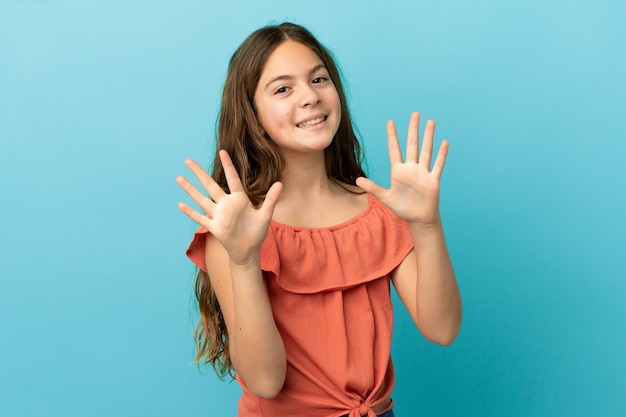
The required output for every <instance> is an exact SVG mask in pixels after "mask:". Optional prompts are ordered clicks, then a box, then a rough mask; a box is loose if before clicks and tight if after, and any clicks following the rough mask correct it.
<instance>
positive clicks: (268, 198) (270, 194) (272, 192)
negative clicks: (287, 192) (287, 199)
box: [260, 182, 283, 217]
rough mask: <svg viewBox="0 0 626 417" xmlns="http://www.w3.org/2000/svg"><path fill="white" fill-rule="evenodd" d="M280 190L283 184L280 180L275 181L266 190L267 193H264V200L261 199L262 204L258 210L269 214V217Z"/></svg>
mask: <svg viewBox="0 0 626 417" xmlns="http://www.w3.org/2000/svg"><path fill="white" fill-rule="evenodd" d="M282 190H283V184H282V183H280V182H275V183H274V184H272V186H271V187H270V189H269V190H268V191H267V194H265V200H263V204H262V205H261V208H260V210H262V211H263V212H264V213H265V214H267V215H269V217H271V216H272V213H273V212H274V207H275V206H276V203H277V202H278V199H279V197H280V193H281V192H282Z"/></svg>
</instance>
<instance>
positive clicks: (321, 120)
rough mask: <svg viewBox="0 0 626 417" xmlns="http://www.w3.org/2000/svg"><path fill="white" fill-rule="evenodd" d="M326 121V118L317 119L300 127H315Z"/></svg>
mask: <svg viewBox="0 0 626 417" xmlns="http://www.w3.org/2000/svg"><path fill="white" fill-rule="evenodd" d="M324 120H326V117H318V118H317V119H311V120H309V121H308V122H304V123H300V124H299V125H298V127H309V126H313V125H316V124H318V123H322V122H323V121H324Z"/></svg>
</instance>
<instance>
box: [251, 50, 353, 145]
mask: <svg viewBox="0 0 626 417" xmlns="http://www.w3.org/2000/svg"><path fill="white" fill-rule="evenodd" d="M254 107H255V110H256V114H257V118H258V120H259V123H260V124H261V126H262V128H263V129H264V130H265V132H266V133H267V135H268V136H269V137H270V138H271V139H272V140H273V141H274V142H275V143H276V144H277V145H278V146H279V147H280V149H281V151H282V152H283V155H285V156H286V155H287V154H289V153H290V152H295V153H314V152H319V151H323V150H324V149H326V148H327V147H328V145H330V144H331V142H332V140H333V138H334V137H335V133H337V128H338V127H339V122H340V119H341V103H340V101H339V96H338V94H337V90H336V89H335V85H334V84H333V82H332V81H331V79H330V76H329V74H328V71H327V69H326V67H325V66H324V64H323V62H322V60H321V59H320V58H319V57H318V56H317V55H316V54H315V52H313V51H312V50H311V49H309V48H308V47H307V46H305V45H303V44H301V43H299V42H294V41H291V40H287V41H285V42H283V43H282V44H280V45H279V46H278V47H277V48H276V49H275V50H274V51H273V52H272V54H271V55H270V56H269V58H268V60H267V62H266V64H265V67H264V68H263V72H262V73H261V78H260V79H259V83H258V85H257V87H256V91H255V94H254Z"/></svg>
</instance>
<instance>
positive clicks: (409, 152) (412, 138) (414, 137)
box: [406, 112, 420, 163]
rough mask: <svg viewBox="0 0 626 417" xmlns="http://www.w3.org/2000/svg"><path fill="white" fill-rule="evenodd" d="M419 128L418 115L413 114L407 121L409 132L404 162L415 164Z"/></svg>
mask: <svg viewBox="0 0 626 417" xmlns="http://www.w3.org/2000/svg"><path fill="white" fill-rule="evenodd" d="M419 126H420V114H419V113H418V112H413V114H411V120H410V121H409V132H408V134H407V139H406V160H407V162H408V161H412V162H416V163H417V156H418V153H419V141H420V139H419Z"/></svg>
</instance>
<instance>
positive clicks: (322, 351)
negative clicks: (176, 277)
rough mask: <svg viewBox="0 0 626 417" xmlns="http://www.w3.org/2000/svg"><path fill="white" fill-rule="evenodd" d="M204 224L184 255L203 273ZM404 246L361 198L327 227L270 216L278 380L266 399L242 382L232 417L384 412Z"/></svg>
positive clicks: (391, 220)
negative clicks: (281, 359) (280, 348)
mask: <svg viewBox="0 0 626 417" xmlns="http://www.w3.org/2000/svg"><path fill="white" fill-rule="evenodd" d="M204 233H207V231H206V229H204V228H200V229H198V231H197V232H196V234H195V236H194V238H193V241H192V242H191V244H190V246H189V249H188V250H187V256H189V258H190V259H191V260H192V261H193V262H194V263H195V264H196V265H197V266H198V267H200V268H201V269H203V270H206V264H205V258H204V244H205V236H204ZM412 248H413V240H412V238H411V235H410V233H409V230H408V226H407V225H406V223H405V222H404V221H403V220H401V219H399V218H398V217H397V216H396V215H395V214H393V212H391V210H389V209H388V208H387V207H386V206H385V205H384V204H382V203H381V202H380V201H378V200H377V199H376V198H374V197H373V196H371V195H370V196H369V201H368V207H367V209H366V210H365V211H364V212H362V213H360V214H359V215H357V216H355V217H353V218H352V219H350V220H348V221H346V222H343V223H341V224H338V225H336V226H331V227H323V228H303V227H293V226H288V225H284V224H280V223H276V222H274V221H272V222H271V224H270V227H269V232H268V235H267V238H266V239H265V242H264V243H263V246H262V247H261V269H262V270H263V276H264V278H265V280H266V283H267V288H268V292H269V297H270V302H271V305H272V311H273V314H274V320H275V321H276V326H277V327H278V330H279V332H280V334H281V336H282V338H283V342H284V344H285V350H286V354H287V377H286V379H285V384H284V386H283V388H282V390H281V391H280V393H279V394H278V395H277V396H276V397H275V398H272V399H264V398H260V397H258V396H256V395H254V394H252V393H251V392H250V391H249V390H248V389H247V388H246V386H245V384H244V382H243V381H242V380H241V379H240V378H237V379H238V381H239V383H240V384H241V386H242V388H243V395H242V397H241V400H240V402H239V417H261V416H271V417H282V416H285V417H286V416H295V415H307V416H311V417H338V416H341V415H344V414H349V416H350V417H357V416H364V415H367V416H368V417H374V416H375V415H376V414H381V413H383V412H385V411H387V410H389V409H391V408H392V406H393V402H392V400H391V398H390V394H391V391H392V390H393V385H394V372H393V366H392V362H391V353H390V349H391V331H392V327H393V309H392V305H391V297H390V280H389V277H390V273H391V271H393V270H394V269H395V268H396V267H397V266H398V265H399V264H400V263H401V262H402V260H403V259H404V258H405V257H406V255H407V254H408V253H409V252H410V251H411V249H412Z"/></svg>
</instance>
